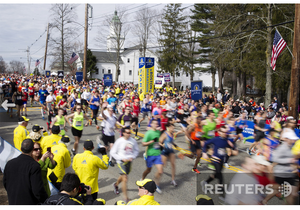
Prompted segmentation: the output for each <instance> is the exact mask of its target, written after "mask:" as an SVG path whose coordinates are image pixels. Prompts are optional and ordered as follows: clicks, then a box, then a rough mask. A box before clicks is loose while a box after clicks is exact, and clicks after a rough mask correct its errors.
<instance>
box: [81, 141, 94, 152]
mask: <svg viewBox="0 0 300 210" xmlns="http://www.w3.org/2000/svg"><path fill="white" fill-rule="evenodd" d="M83 147H84V148H85V149H88V150H92V149H93V148H94V144H93V142H92V141H91V140H89V139H88V140H86V141H85V142H84V144H83Z"/></svg>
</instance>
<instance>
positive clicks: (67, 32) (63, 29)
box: [49, 4, 83, 70]
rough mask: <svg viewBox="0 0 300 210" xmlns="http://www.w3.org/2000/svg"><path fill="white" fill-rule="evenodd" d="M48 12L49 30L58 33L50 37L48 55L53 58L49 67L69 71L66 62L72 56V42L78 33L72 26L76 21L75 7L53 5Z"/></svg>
mask: <svg viewBox="0 0 300 210" xmlns="http://www.w3.org/2000/svg"><path fill="white" fill-rule="evenodd" d="M50 11H51V17H52V23H51V29H52V31H53V30H54V31H57V32H59V34H58V35H57V36H55V35H52V36H50V39H49V45H50V48H51V52H50V53H49V54H50V55H51V56H53V60H52V64H51V67H54V66H55V67H57V68H60V69H62V70H64V69H65V68H66V69H70V67H69V65H68V63H67V61H68V60H69V59H70V57H71V55H72V52H73V42H72V40H73V39H74V38H75V37H76V35H77V31H78V28H76V27H75V24H74V23H73V24H72V22H73V21H74V20H76V19H77V14H76V12H75V6H74V5H71V4H54V5H53V6H52V7H51V9H50ZM79 30H80V29H79ZM82 30H83V29H82Z"/></svg>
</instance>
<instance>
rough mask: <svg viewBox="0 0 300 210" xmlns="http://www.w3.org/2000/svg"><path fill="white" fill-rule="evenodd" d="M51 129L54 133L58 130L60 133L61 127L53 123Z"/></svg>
mask: <svg viewBox="0 0 300 210" xmlns="http://www.w3.org/2000/svg"><path fill="white" fill-rule="evenodd" d="M51 130H52V133H57V132H58V133H59V131H60V127H59V126H57V125H53V126H52V129H51Z"/></svg>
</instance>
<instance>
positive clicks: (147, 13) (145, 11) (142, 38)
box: [133, 6, 158, 57]
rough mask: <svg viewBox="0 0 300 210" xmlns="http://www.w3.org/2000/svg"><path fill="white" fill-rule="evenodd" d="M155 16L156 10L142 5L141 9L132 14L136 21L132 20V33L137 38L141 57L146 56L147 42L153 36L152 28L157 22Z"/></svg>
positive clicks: (156, 14)
mask: <svg viewBox="0 0 300 210" xmlns="http://www.w3.org/2000/svg"><path fill="white" fill-rule="evenodd" d="M157 16H158V13H157V10H154V9H149V7H148V6H144V7H143V8H142V9H141V10H138V11H137V12H136V14H135V16H134V19H135V21H136V22H134V31H133V34H134V35H136V36H137V37H138V39H139V45H140V46H141V49H142V57H146V49H147V46H148V42H149V41H150V40H151V38H153V36H154V30H153V29H154V26H155V23H156V22H157Z"/></svg>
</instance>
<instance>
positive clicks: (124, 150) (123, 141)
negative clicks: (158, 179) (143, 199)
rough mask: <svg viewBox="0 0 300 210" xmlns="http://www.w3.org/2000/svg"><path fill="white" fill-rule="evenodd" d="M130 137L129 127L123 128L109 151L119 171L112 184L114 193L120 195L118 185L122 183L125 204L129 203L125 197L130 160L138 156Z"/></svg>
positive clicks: (136, 148) (135, 144) (133, 141)
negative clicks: (120, 135)
mask: <svg viewBox="0 0 300 210" xmlns="http://www.w3.org/2000/svg"><path fill="white" fill-rule="evenodd" d="M130 135H131V131H130V127H126V128H123V129H122V137H121V138H119V139H117V141H116V142H115V144H114V145H113V147H112V148H111V151H110V155H111V156H112V157H113V158H114V159H116V161H117V164H118V166H119V169H120V171H121V172H120V176H119V178H118V180H117V182H115V183H113V187H114V193H115V194H119V193H120V192H119V187H118V185H119V184H120V183H121V182H122V192H123V196H124V200H125V201H126V203H127V202H128V201H129V198H128V196H127V181H128V174H129V173H130V171H131V164H132V160H134V159H135V158H136V157H137V156H138V154H139V147H138V144H137V143H136V140H134V139H133V138H132V137H131V136H130Z"/></svg>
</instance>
